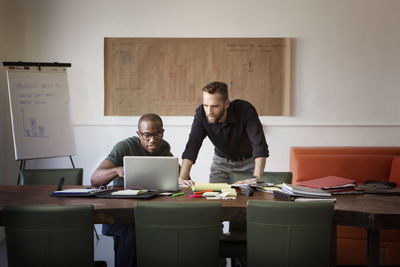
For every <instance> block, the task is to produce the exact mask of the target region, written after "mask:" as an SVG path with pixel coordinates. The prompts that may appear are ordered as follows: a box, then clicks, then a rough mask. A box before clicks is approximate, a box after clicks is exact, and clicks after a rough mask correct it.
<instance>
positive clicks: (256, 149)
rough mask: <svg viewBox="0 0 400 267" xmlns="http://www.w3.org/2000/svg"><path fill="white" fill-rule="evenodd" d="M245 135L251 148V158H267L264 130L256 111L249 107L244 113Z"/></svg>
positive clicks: (267, 151)
mask: <svg viewBox="0 0 400 267" xmlns="http://www.w3.org/2000/svg"><path fill="white" fill-rule="evenodd" d="M246 117H247V118H246V120H245V122H246V124H245V127H246V133H247V136H248V137H249V141H250V143H251V146H252V148H253V157H254V158H260V157H265V158H267V157H268V156H269V150H268V145H267V141H266V140H265V135H264V130H263V127H262V124H261V121H260V119H259V118H258V114H257V111H256V109H255V108H254V107H253V106H251V107H250V108H249V110H248V111H247V113H246Z"/></svg>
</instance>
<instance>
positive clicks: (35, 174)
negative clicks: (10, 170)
mask: <svg viewBox="0 0 400 267" xmlns="http://www.w3.org/2000/svg"><path fill="white" fill-rule="evenodd" d="M20 177H21V180H20V184H21V185H57V184H58V182H59V181H60V178H61V177H64V178H65V182H64V185H82V179H83V169H82V168H73V169H72V168H71V169H31V170H29V169H23V170H20Z"/></svg>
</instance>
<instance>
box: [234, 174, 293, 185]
mask: <svg viewBox="0 0 400 267" xmlns="http://www.w3.org/2000/svg"><path fill="white" fill-rule="evenodd" d="M251 177H253V172H252V171H232V173H231V184H233V183H236V182H237V181H239V180H245V179H249V178H251ZM262 180H263V181H265V182H268V183H275V184H281V183H289V184H290V183H291V182H292V173H291V172H264V174H263V177H262Z"/></svg>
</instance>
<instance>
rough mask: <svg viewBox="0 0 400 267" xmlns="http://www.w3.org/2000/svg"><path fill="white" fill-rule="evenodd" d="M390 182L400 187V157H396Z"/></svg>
mask: <svg viewBox="0 0 400 267" xmlns="http://www.w3.org/2000/svg"><path fill="white" fill-rule="evenodd" d="M389 181H390V182H394V183H396V184H397V187H400V157H399V156H396V157H394V158H393V161H392V167H391V169H390V177H389Z"/></svg>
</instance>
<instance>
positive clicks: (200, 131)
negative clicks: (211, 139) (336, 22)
mask: <svg viewBox="0 0 400 267" xmlns="http://www.w3.org/2000/svg"><path fill="white" fill-rule="evenodd" d="M199 108H201V107H199ZM199 108H198V109H197V110H196V114H195V116H194V120H193V123H192V129H191V130H190V134H189V140H188V142H187V144H186V148H185V151H184V152H183V154H182V159H189V160H191V161H193V163H195V162H196V159H197V155H198V154H199V151H200V148H201V145H202V144H203V140H204V138H205V137H206V136H207V132H206V130H205V128H204V125H203V123H202V119H201V111H200V110H199Z"/></svg>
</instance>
